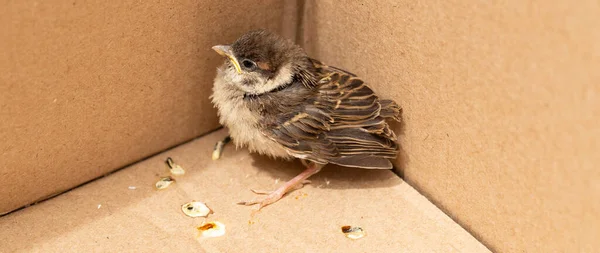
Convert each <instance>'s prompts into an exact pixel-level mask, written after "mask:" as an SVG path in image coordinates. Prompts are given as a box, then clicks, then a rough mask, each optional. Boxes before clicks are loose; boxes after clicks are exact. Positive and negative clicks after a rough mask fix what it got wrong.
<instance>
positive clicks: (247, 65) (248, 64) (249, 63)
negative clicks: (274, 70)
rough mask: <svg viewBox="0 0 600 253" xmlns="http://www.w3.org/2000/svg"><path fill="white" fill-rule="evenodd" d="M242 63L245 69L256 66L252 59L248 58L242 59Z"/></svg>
mask: <svg viewBox="0 0 600 253" xmlns="http://www.w3.org/2000/svg"><path fill="white" fill-rule="evenodd" d="M242 65H244V68H247V69H253V68H254V67H256V63H254V62H253V61H251V60H248V59H244V60H243V61H242Z"/></svg>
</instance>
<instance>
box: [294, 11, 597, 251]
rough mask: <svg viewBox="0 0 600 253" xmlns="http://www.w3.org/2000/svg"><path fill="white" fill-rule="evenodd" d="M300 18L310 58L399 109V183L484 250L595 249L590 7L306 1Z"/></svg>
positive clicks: (593, 28) (594, 83) (594, 53)
mask: <svg viewBox="0 0 600 253" xmlns="http://www.w3.org/2000/svg"><path fill="white" fill-rule="evenodd" d="M304 13H305V16H304V21H305V24H304V28H305V33H304V44H305V47H306V48H307V49H308V50H309V51H310V52H311V53H312V54H313V55H314V56H316V57H318V58H320V59H321V60H322V61H324V62H326V63H329V64H332V65H337V66H338V67H342V68H345V69H348V70H350V71H352V72H354V73H356V74H358V75H360V76H362V77H363V78H364V79H365V80H366V82H367V83H369V84H370V85H371V86H373V87H374V88H375V89H376V90H377V91H378V92H379V93H380V94H381V96H383V97H387V98H394V99H396V100H397V101H398V102H399V103H401V104H402V106H403V107H404V113H405V115H404V116H405V120H406V129H405V136H404V137H403V138H404V139H403V143H404V149H405V152H406V154H407V159H403V160H399V161H397V166H398V167H399V168H401V169H402V173H403V175H404V177H405V179H406V180H407V181H408V182H409V183H410V184H412V185H413V186H415V187H417V188H418V189H419V190H420V191H421V192H422V193H423V194H425V195H426V196H428V197H429V198H430V199H431V200H432V201H434V203H436V204H437V205H438V206H439V207H441V208H442V209H443V210H444V211H446V212H447V213H448V214H449V215H451V216H452V217H453V218H454V219H455V220H456V221H458V222H459V223H460V224H461V225H462V226H464V227H465V228H467V230H469V231H471V232H472V233H473V234H474V235H475V236H476V237H477V238H479V239H480V240H482V242H484V243H485V244H486V245H488V246H489V247H490V248H491V249H492V250H494V251H497V252H559V251H560V252H592V251H594V249H598V248H600V241H598V240H597V235H598V234H600V217H598V215H599V214H600V202H599V201H598V199H600V187H598V185H599V184H598V182H599V180H600V170H598V164H600V153H599V150H600V149H599V148H600V145H598V142H599V140H600V124H599V118H600V71H598V70H599V69H600V29H598V24H600V6H599V5H598V2H597V1H591V0H586V1H578V2H577V3H576V4H575V3H573V2H571V1H567V0H556V1H551V2H547V1H534V0H528V1H519V0H507V1H441V2H433V1H408V2H398V1H391V0H390V1H376V2H375V1H373V2H368V1H360V2H358V1H330V0H326V1H316V0H309V1H307V3H306V7H305V11H304ZM398 215H402V214H401V213H399V214H398Z"/></svg>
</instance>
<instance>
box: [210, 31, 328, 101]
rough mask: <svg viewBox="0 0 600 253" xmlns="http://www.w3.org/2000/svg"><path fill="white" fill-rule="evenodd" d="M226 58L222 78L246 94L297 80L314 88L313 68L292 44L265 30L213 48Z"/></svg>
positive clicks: (252, 32) (274, 88)
mask: <svg viewBox="0 0 600 253" xmlns="http://www.w3.org/2000/svg"><path fill="white" fill-rule="evenodd" d="M212 49H213V50H215V51H216V52H217V53H219V54H220V55H222V56H225V57H227V58H228V59H227V61H226V62H225V69H224V70H225V71H226V73H225V75H226V77H227V78H229V79H230V80H231V81H232V83H233V84H235V85H236V86H237V88H239V89H241V90H243V91H244V92H245V93H248V94H254V95H259V94H263V93H266V92H270V91H273V90H277V89H281V88H283V87H285V86H286V85H288V84H290V83H292V82H294V81H298V82H301V83H303V84H304V85H306V86H307V87H312V86H314V85H315V83H316V81H315V76H314V67H313V65H312V63H311V61H310V59H309V58H308V56H307V55H306V53H305V52H304V51H303V50H302V49H301V48H300V47H299V46H297V45H295V44H294V43H293V42H291V41H289V40H286V39H284V38H282V37H280V36H278V35H276V34H274V33H272V32H269V31H266V30H255V31H250V32H248V33H246V34H244V35H242V36H241V37H240V38H238V39H237V40H236V41H235V42H234V43H233V44H231V45H217V46H214V47H212Z"/></svg>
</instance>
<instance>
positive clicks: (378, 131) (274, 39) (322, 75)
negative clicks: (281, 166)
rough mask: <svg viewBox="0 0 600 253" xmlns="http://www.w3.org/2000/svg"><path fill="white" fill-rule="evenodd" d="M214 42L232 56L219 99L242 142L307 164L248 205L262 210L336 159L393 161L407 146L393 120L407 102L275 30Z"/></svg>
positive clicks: (381, 164) (366, 163)
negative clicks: (398, 101)
mask: <svg viewBox="0 0 600 253" xmlns="http://www.w3.org/2000/svg"><path fill="white" fill-rule="evenodd" d="M212 49H213V50H215V51H216V52H217V53H219V54H220V55H222V56H224V57H227V59H226V60H225V63H224V64H223V65H221V66H220V67H219V68H218V69H217V76H216V78H215V81H214V87H213V94H212V96H211V99H212V102H213V104H214V105H215V107H216V108H217V111H218V114H219V121H220V123H221V124H222V125H223V126H225V127H227V128H228V129H229V134H230V136H231V139H232V141H233V142H234V143H235V145H236V146H238V147H247V148H248V150H249V151H250V152H255V153H259V154H262V155H267V156H271V157H273V158H282V159H288V160H290V159H294V158H298V159H300V160H301V161H302V163H303V164H304V166H306V170H304V171H303V172H302V173H300V174H299V175H298V176H296V177H294V178H293V179H291V180H289V181H288V182H286V183H285V184H284V185H282V186H281V187H279V188H278V189H276V190H275V191H272V192H270V193H267V194H268V195H267V196H266V198H264V199H263V200H260V201H246V202H241V203H240V204H243V205H254V204H259V207H258V210H260V209H261V208H263V207H265V206H267V205H269V204H272V203H275V202H276V201H278V200H279V199H281V198H282V197H283V196H284V195H285V194H286V193H288V192H289V191H292V190H294V189H297V188H299V187H302V186H303V184H304V182H305V181H306V180H307V179H308V178H309V177H310V176H312V175H314V174H316V173H318V172H319V171H320V170H321V168H323V166H325V165H326V164H329V163H331V164H337V165H341V166H346V167H356V168H364V169H391V168H392V163H391V162H390V160H389V159H392V158H395V157H396V156H397V154H398V150H399V147H398V143H397V137H396V135H395V134H394V132H393V131H392V130H391V129H390V127H389V126H388V124H387V122H386V120H387V119H392V120H396V121H400V118H401V113H402V109H401V108H400V107H399V106H398V104H396V103H395V102H394V101H392V100H384V99H379V98H378V97H377V95H376V94H375V93H374V92H373V90H371V89H370V88H369V87H368V86H367V85H366V84H365V83H364V82H363V81H362V80H361V79H359V78H358V77H357V76H356V75H354V74H352V73H350V72H347V71H345V70H342V69H339V68H336V67H332V66H327V65H324V64H322V63H321V62H319V61H317V60H315V59H312V58H310V57H309V56H307V54H306V53H305V52H304V51H303V50H302V48H300V47H299V46H297V45H296V44H294V43H293V42H291V41H289V40H286V39H284V38H282V37H280V36H278V35H277V34H275V33H272V32H269V31H267V30H255V31H250V32H248V33H246V34H244V35H242V36H241V37H240V38H238V39H237V40H236V41H235V42H234V43H233V44H231V45H218V46H214V47H213V48H212ZM256 193H259V192H256Z"/></svg>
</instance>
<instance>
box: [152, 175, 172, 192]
mask: <svg viewBox="0 0 600 253" xmlns="http://www.w3.org/2000/svg"><path fill="white" fill-rule="evenodd" d="M173 182H175V179H173V178H172V177H171V176H168V177H161V178H160V180H158V182H156V189H158V190H162V189H165V188H167V187H169V185H171V184H172V183H173Z"/></svg>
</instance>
